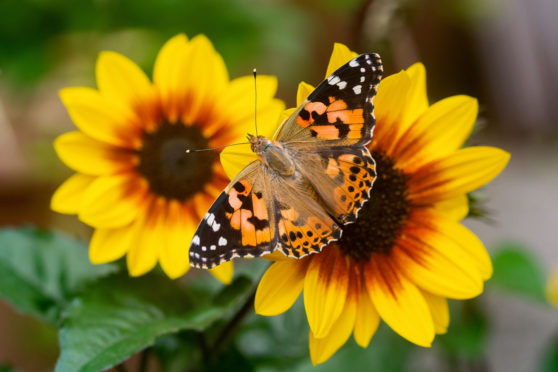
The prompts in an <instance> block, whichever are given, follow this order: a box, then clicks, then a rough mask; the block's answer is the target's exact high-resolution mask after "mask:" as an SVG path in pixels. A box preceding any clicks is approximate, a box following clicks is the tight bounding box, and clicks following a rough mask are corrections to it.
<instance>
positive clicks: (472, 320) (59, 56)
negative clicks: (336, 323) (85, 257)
mask: <svg viewBox="0 0 558 372" xmlns="http://www.w3.org/2000/svg"><path fill="white" fill-rule="evenodd" d="M557 15H558V2H556V1H545V0H456V1H443V0H346V1H336V0H323V1H319V0H303V1H294V0H291V1H288V0H286V1H280V0H266V1H249V0H228V1H225V0H206V1H201V0H200V1H179V0H160V1H147V0H135V1H132V0H0V208H1V209H0V224H1V225H2V226H10V225H11V226H16V225H22V224H33V225H38V226H41V227H45V228H57V229H60V230H64V231H66V232H68V233H70V234H71V235H73V236H76V237H79V238H81V239H83V240H87V239H88V237H89V234H90V230H89V229H88V228H87V227H86V226H84V225H82V224H81V223H79V222H78V221H77V218H75V217H73V216H62V215H58V214H55V213H53V212H51V211H50V210H49V198H50V196H51V195H52V192H53V191H54V190H55V188H56V187H57V186H58V185H59V184H60V183H61V182H62V181H63V180H64V179H65V178H66V177H67V176H69V175H70V174H71V171H70V170H69V169H67V168H66V167H65V166H64V165H63V164H62V163H61V162H60V161H59V160H58V159H57V157H56V155H55V153H54V151H53V148H52V141H53V140H54V138H55V137H56V136H57V135H59V134H61V133H63V132H65V131H68V130H72V129H73V128H74V127H73V124H72V123H71V121H70V119H69V117H68V116H67V114H66V112H65V109H64V107H63V106H62V104H61V102H60V100H59V98H58V95H57V92H58V90H59V89H61V88H63V87H66V86H75V85H81V86H95V81H94V64H95V60H96V57H97V55H98V53H99V52H100V51H102V50H107V49H108V50H115V51H118V52H121V53H123V54H125V55H126V56H128V57H130V58H131V59H132V60H134V61H135V62H137V63H138V64H139V65H140V66H141V67H142V68H143V69H144V70H145V71H146V72H147V73H149V74H150V73H151V70H152V67H153V62H154V60H155V56H156V53H157V52H158V50H159V48H160V47H161V46H162V45H163V43H164V42H165V41H166V40H167V39H168V38H170V37H171V36H173V35H175V34H177V33H180V32H185V33H186V34H187V35H188V36H189V37H192V36H194V35H196V34H198V33H204V34H206V35H207V36H208V37H209V38H210V39H211V40H212V42H213V43H214V45H215V47H216V49H217V51H219V52H220V53H221V54H222V55H223V57H224V59H225V61H226V63H227V66H228V68H229V72H230V75H231V77H236V76H240V75H247V74H250V72H251V70H252V68H253V67H257V68H258V71H259V72H260V73H263V74H273V75H276V76H278V77H279V92H278V96H279V97H280V98H282V99H284V100H285V101H286V102H287V105H288V106H293V105H294V103H295V98H296V97H295V94H296V87H297V84H298V82H299V81H301V80H305V81H308V82H310V83H312V84H316V83H318V82H319V81H320V80H321V79H322V78H323V74H324V72H325V69H326V66H327V62H328V59H329V55H330V53H331V50H332V46H333V43H334V42H342V43H345V44H346V45H348V46H349V47H350V48H351V49H353V50H355V51H357V52H369V51H375V52H378V53H380V54H381V56H382V59H383V61H384V66H385V71H386V75H387V74H391V73H394V72H397V71H399V70H400V69H402V68H406V67H408V66H409V65H410V64H412V63H414V62H416V61H422V62H423V63H424V64H425V65H426V68H427V81H428V91H429V96H430V99H431V101H432V102H434V101H436V100H438V99H440V98H442V97H446V96H450V95H454V94H468V95H472V96H475V97H477V98H478V99H479V102H480V107H481V112H480V116H479V121H478V125H477V129H478V130H477V133H476V134H475V135H474V136H473V137H472V139H471V141H470V142H471V143H472V144H487V145H493V146H499V147H502V148H504V149H505V150H507V151H510V152H511V153H512V160H511V162H510V164H509V166H508V168H507V169H506V170H505V171H504V173H503V174H502V175H501V176H500V177H498V179H497V180H496V181H495V182H493V183H492V184H491V185H489V186H488V187H487V188H486V189H485V190H481V192H480V193H479V194H478V195H479V197H480V199H481V206H482V208H484V209H485V210H486V211H488V217H486V218H484V219H481V220H475V221H471V222H467V223H466V224H467V225H468V226H469V227H471V228H472V230H473V231H474V232H476V233H477V234H478V235H479V236H480V238H481V239H482V240H483V241H484V242H485V243H486V245H487V247H488V249H489V252H490V253H491V255H492V256H493V257H495V258H496V261H495V266H496V269H497V270H496V273H495V278H494V279H493V280H492V282H491V283H489V284H488V286H487V287H488V288H487V291H486V293H485V294H484V295H483V296H482V297H481V298H480V299H479V300H475V301H470V302H466V303H464V304H461V305H457V304H456V306H455V307H454V308H452V326H451V327H450V330H449V334H448V335H447V336H442V337H439V338H438V339H437V341H436V342H435V344H434V346H433V348H432V349H421V348H418V347H414V346H412V345H411V344H409V343H407V342H406V341H404V340H402V339H401V338H399V337H398V336H396V335H394V334H393V332H391V331H390V330H388V329H387V327H381V328H380V330H379V333H378V335H376V336H375V337H374V339H373V341H372V343H371V346H370V347H369V348H368V349H367V350H366V351H361V350H359V349H358V348H357V347H356V346H355V345H354V342H352V341H350V342H349V343H348V346H345V347H344V348H343V349H342V350H341V351H340V352H339V353H338V354H337V355H336V356H334V357H333V358H332V359H331V360H330V361H329V362H327V363H325V364H324V365H322V366H321V367H320V368H318V369H316V370H324V371H329V370H332V371H333V370H339V369H341V368H343V369H346V368H347V367H348V365H351V366H353V368H356V369H357V370H360V369H364V368H372V367H374V366H375V368H374V370H382V371H391V370H412V371H417V370H418V371H421V370H423V371H449V370H451V371H453V370H460V371H488V370H491V371H533V370H545V368H546V370H548V371H551V370H553V369H552V368H553V367H552V366H558V358H556V355H554V358H556V360H554V362H555V363H556V364H552V358H553V354H552V353H553V350H555V349H556V345H558V344H556V338H557V337H556V336H557V335H558V316H557V313H556V311H555V310H554V309H552V308H551V307H550V306H548V305H547V304H545V302H544V298H543V297H544V295H543V292H542V291H543V289H542V288H543V286H544V281H545V280H546V277H547V276H548V273H549V272H550V270H551V269H552V268H553V267H554V266H555V265H558V250H557V249H556V239H555V237H554V234H553V233H554V232H555V228H556V221H557V218H558V215H557V213H556V211H557V210H558V198H557V197H556V190H558V172H557V166H556V164H558V151H557V149H558V130H557V128H558V126H557V123H558V105H556V103H555V101H556V97H557V96H558V38H557V35H558V23H556V21H555V18H556V16H557ZM239 266H240V270H241V271H242V264H241V265H239ZM205 279H206V280H213V279H210V278H209V277H205ZM510 283H511V284H510ZM298 307H299V309H298V310H296V309H294V310H291V311H290V312H289V313H287V314H286V315H284V316H281V317H277V318H273V319H267V320H264V319H263V318H261V317H257V316H254V315H252V316H250V317H249V319H248V325H249V326H248V327H247V330H245V332H244V333H242V334H240V335H239V336H238V337H237V338H236V339H235V345H236V349H235V350H236V352H237V353H239V354H242V355H248V356H251V357H252V358H255V359H256V360H257V358H258V355H259V354H258V353H260V352H262V353H263V352H264V351H267V352H269V350H273V348H280V345H284V344H285V343H289V345H290V346H289V348H291V349H293V354H292V355H291V354H289V353H286V354H280V355H286V356H284V358H287V359H288V358H291V357H292V358H294V359H296V358H295V357H294V356H293V355H295V354H296V355H297V357H300V355H302V356H303V359H301V360H300V362H299V364H297V365H298V367H296V369H297V370H301V371H302V370H310V369H311V367H310V366H311V365H310V362H309V359H308V357H307V356H305V355H307V352H308V351H307V328H305V327H307V324H306V320H305V319H304V312H303V311H301V309H300V306H298ZM0 329H1V330H2V332H1V333H0V371H1V370H2V367H1V365H2V364H5V365H10V366H12V367H14V368H15V369H17V370H22V371H47V370H51V369H52V368H53V365H54V363H55V361H56V358H57V355H58V349H57V336H56V332H55V330H54V329H51V328H48V327H47V326H44V325H42V324H41V323H38V322H37V321H35V320H33V319H31V318H29V317H26V316H21V315H18V314H16V313H15V312H14V311H13V310H12V309H10V308H9V307H8V306H7V305H4V304H2V303H0ZM265 329H267V330H268V331H269V330H272V331H273V332H272V333H273V334H274V335H276V337H277V339H275V340H270V339H269V338H267V339H266V337H268V336H265V335H269V334H270V332H267V333H266V332H264V331H263V330H265ZM161 342H165V340H163V341H161ZM262 348H263V349H265V350H263V349H262ZM266 348H267V349H266ZM262 350H263V351H262ZM283 351H284V350H283ZM554 353H556V351H554ZM289 355H290V356H289ZM235 357H237V356H235V355H232V356H231V358H232V359H231V360H232V362H231V363H233V364H234V363H237V362H238V360H236V359H234V358H235ZM394 358H395V359H394ZM135 359H137V357H136V358H135ZM135 359H134V358H132V360H131V361H129V362H128V363H129V364H130V365H132V366H133V365H134V363H137V361H136V360H135ZM235 360H236V362H234V361H235ZM240 365H241V364H240ZM262 365H264V366H265V363H264V364H262ZM149 367H150V368H151V369H152V370H159V368H160V366H159V365H158V364H157V362H155V361H153V363H150V364H149ZM266 368H268V367H262V368H259V370H269V369H266ZM293 368H294V367H293ZM549 368H550V369H549ZM271 370H272V369H271Z"/></svg>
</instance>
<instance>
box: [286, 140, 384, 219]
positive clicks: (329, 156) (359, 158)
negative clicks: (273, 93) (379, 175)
mask: <svg viewBox="0 0 558 372" xmlns="http://www.w3.org/2000/svg"><path fill="white" fill-rule="evenodd" d="M297 164H298V169H299V170H300V172H301V174H302V175H303V176H304V177H305V178H306V179H308V181H309V182H310V184H311V185H312V188H313V189H314V190H315V191H316V194H317V195H318V196H319V198H320V200H321V201H322V204H323V206H324V208H325V209H326V210H327V211H328V213H329V214H330V215H331V216H333V217H334V218H335V219H336V220H337V221H339V222H340V223H341V224H348V223H352V222H354V221H356V219H357V216H358V212H359V210H360V209H361V208H362V206H363V205H364V203H365V202H366V201H367V200H368V199H369V198H370V191H371V189H372V185H373V183H374V180H375V178H376V171H375V163H374V160H373V159H372V156H370V153H369V151H368V149H366V148H365V147H358V146H353V147H350V146H341V147H330V148H318V149H316V150H314V151H312V152H307V153H305V155H304V156H300V157H298V158H297Z"/></svg>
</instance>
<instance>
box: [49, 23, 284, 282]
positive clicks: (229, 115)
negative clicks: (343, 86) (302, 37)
mask: <svg viewBox="0 0 558 372" xmlns="http://www.w3.org/2000/svg"><path fill="white" fill-rule="evenodd" d="M96 78H97V86H98V89H92V88H86V87H72V88H65V89H62V90H61V91H60V97H61V99H62V102H63V103H64V105H65V106H66V109H67V110H68V113H69V115H70V117H71V118H72V120H73V122H74V123H75V125H76V126H77V127H78V129H79V131H74V132H69V133H65V134H62V135H61V136H59V137H58V138H57V139H56V140H55V142H54V147H55V150H56V153H57V154H58V156H59V157H60V159H61V160H62V161H63V162H64V163H65V164H66V165H67V166H68V167H70V168H72V169H73V170H74V171H76V173H75V174H74V175H72V176H71V177H70V178H69V179H68V180H66V181H65V182H64V183H63V184H62V185H61V186H60V187H59V188H58V189H57V190H56V192H55V193H54V195H53V197H52V200H51V207H52V209H53V210H54V211H56V212H59V213H65V214H77V215H78V217H79V219H80V220H81V221H83V222H85V223H86V224H88V225H90V226H92V227H94V228H95V231H94V233H93V236H92V238H91V242H90V246H89V257H90V260H91V262H93V263H96V264H100V263H105V262H110V261H114V260H117V259H119V258H121V257H123V256H124V255H126V262H127V267H128V271H129V273H130V275H132V276H138V275H142V274H144V273H146V272H148V271H150V270H151V269H152V268H153V267H154V266H155V265H156V264H157V262H159V264H160V265H161V267H162V269H163V270H164V271H165V273H166V274H167V275H168V276H169V277H170V278H177V277H179V276H181V275H183V274H184V273H185V272H186V271H187V270H188V268H189V260H188V254H187V253H188V246H189V245H190V240H191V238H192V236H193V235H194V231H195V229H196V227H197V225H198V223H199V221H200V220H201V218H202V217H203V215H204V213H205V212H206V210H207V209H208V208H209V206H210V205H211V203H212V202H213V201H214V200H215V198H216V196H217V195H218V194H219V193H220V192H221V191H222V189H223V188H224V187H225V186H226V185H227V183H228V179H227V176H226V175H225V173H224V171H223V167H222V166H221V164H220V162H219V158H218V156H217V153H216V152H212V151H206V152H193V153H189V154H187V153H186V152H185V150H186V149H200V148H208V147H217V146H221V145H225V144H229V143H231V142H235V141H237V140H238V139H239V137H241V136H244V134H245V133H246V131H247V130H248V128H251V127H253V123H254V93H255V92H254V83H253V78H252V77H251V76H244V77H240V78H237V79H233V80H229V76H228V72H227V68H226V66H225V63H224V62H223V59H222V57H221V56H220V55H219V54H218V53H217V52H216V51H215V49H214V48H213V45H212V44H211V42H210V41H209V40H208V39H207V38H206V37H205V36H203V35H198V36H196V37H194V38H193V39H191V40H188V39H187V37H186V35H183V34H181V35H177V36H175V37H173V38H172V39H170V40H169V41H168V42H167V43H166V44H165V45H164V46H163V48H162V49H161V50H160V52H159V54H158V56H157V59H156V61H155V66H154V70H153V83H151V82H150V81H149V78H148V77H147V76H146V75H145V73H144V72H143V71H142V70H141V69H140V68H139V67H138V66H137V65H136V64H134V63H133V62H132V61H131V60H129V59H128V58H126V57H124V56H123V55H120V54H118V53H114V52H109V51H106V52H102V53H101V54H100V56H99V58H98V60H97V64H96ZM276 88H277V81H276V79H275V78H274V77H272V76H259V77H258V101H259V104H258V107H259V110H258V117H259V118H260V119H261V120H272V119H269V118H276V117H277V116H278V115H279V114H280V113H281V111H283V109H284V106H283V103H282V102H281V101H279V100H277V99H275V98H273V96H274V94H275V91H276ZM211 272H212V274H213V275H214V276H215V277H217V278H218V279H219V280H221V281H223V282H225V283H226V282H229V281H230V280H231V277H232V272H233V267H232V265H231V264H230V263H227V264H223V265H220V266H218V267H216V268H215V269H213V270H212V271H211Z"/></svg>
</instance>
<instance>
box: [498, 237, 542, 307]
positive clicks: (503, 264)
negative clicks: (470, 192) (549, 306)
mask: <svg viewBox="0 0 558 372" xmlns="http://www.w3.org/2000/svg"><path fill="white" fill-rule="evenodd" d="M494 252H495V253H494V256H493V258H492V262H493V266H494V274H493V275H492V279H491V280H490V282H489V283H490V285H493V286H495V287H499V288H501V289H504V290H506V291H509V292H511V293H514V294H519V295H521V296H525V297H527V298H531V299H533V300H537V301H540V302H543V303H546V296H545V279H544V275H543V270H542V267H541V266H540V264H539V263H538V262H537V260H536V258H535V256H534V254H533V253H532V252H531V251H530V250H528V249H527V248H526V247H524V246H522V245H520V244H517V243H506V244H502V245H500V246H498V247H496V248H495V249H494Z"/></svg>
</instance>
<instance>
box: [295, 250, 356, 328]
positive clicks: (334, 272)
mask: <svg viewBox="0 0 558 372" xmlns="http://www.w3.org/2000/svg"><path fill="white" fill-rule="evenodd" d="M348 287H349V271H348V268H347V265H346V262H345V258H344V257H343V255H342V253H341V252H339V250H338V249H337V248H335V247H330V248H329V249H324V250H323V251H322V252H321V253H320V254H317V255H314V256H313V257H312V261H311V262H310V265H309V266H308V271H307V273H306V278H305V280H304V307H305V308H306V316H307V317H308V324H310V330H311V331H312V334H313V335H314V337H316V338H323V337H325V336H326V335H327V334H328V333H329V332H330V330H331V327H332V326H333V324H334V323H335V321H336V320H337V318H339V315H340V314H341V311H342V310H343V307H344V305H345V298H346V297H347V291H348Z"/></svg>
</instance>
